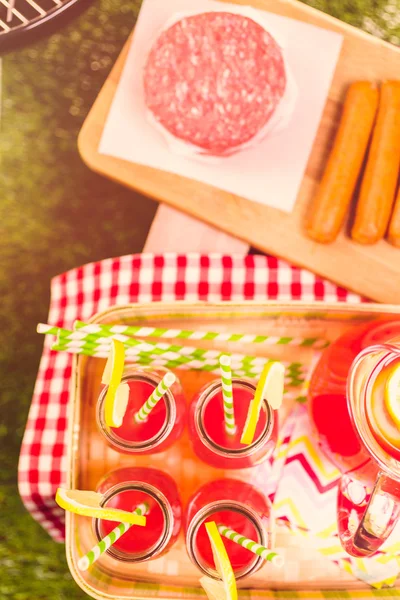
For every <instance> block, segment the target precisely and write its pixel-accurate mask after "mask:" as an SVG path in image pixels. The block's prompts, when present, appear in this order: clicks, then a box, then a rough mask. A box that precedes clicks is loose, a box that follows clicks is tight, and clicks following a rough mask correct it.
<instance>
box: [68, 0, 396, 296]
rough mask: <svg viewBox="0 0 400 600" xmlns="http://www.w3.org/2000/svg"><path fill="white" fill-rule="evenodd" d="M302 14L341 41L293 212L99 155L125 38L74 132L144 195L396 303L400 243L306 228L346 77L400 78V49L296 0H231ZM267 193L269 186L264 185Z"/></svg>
mask: <svg viewBox="0 0 400 600" xmlns="http://www.w3.org/2000/svg"><path fill="white" fill-rule="evenodd" d="M236 2H237V3H238V4H251V5H253V6H254V7H255V8H259V9H264V10H268V11H270V12H273V13H277V14H280V15H284V16H287V17H291V18H294V19H298V20H300V21H306V22H308V23H312V24H314V25H318V26H320V27H324V28H325V29H330V30H332V31H337V32H339V33H342V34H343V35H344V43H343V47H342V52H341V55H340V58H339V62H338V66H337V69H336V73H335V76H334V79H333V82H332V86H331V89H330V92H329V98H328V101H327V103H326V106H325V110H324V114H323V117H322V120H321V123H320V127H319V130H318V134H317V137H316V139H315V142H314V146H313V150H312V153H311V156H310V159H309V161H308V165H307V169H306V173H305V176H304V179H303V182H302V185H301V188H300V191H299V194H298V197H297V201H296V205H295V208H294V210H293V212H292V213H291V214H286V213H283V212H281V211H279V210H277V209H274V208H269V207H266V206H262V205H260V204H256V203H253V202H250V201H249V200H245V199H244V198H241V197H239V196H235V195H233V194H230V193H227V192H224V191H222V190H219V189H217V188H215V187H212V186H209V185H205V184H202V183H199V182H197V181H194V180H191V179H186V178H184V177H180V176H179V175H173V174H171V173H166V172H163V171H159V170H157V169H152V168H150V167H143V166H141V165H137V164H133V163H130V162H127V161H124V160H121V159H117V158H113V157H110V156H106V155H101V154H99V152H98V146H99V142H100V138H101V135H102V131H103V127H104V123H105V121H106V118H107V114H108V111H109V108H110V106H111V103H112V100H113V97H114V93H115V91H116V88H117V85H118V81H119V78H120V75H121V72H122V69H123V66H124V62H125V58H126V55H127V51H128V45H129V41H128V42H127V44H126V46H125V47H124V49H123V50H122V52H121V55H120V56H119V58H118V60H117V62H116V64H115V66H114V68H113V70H112V71H111V73H110V75H109V77H108V79H107V81H106V83H105V84H104V87H103V88H102V90H101V92H100V94H99V96H98V98H97V100H96V102H95V104H94V105H93V107H92V109H91V111H90V113H89V115H88V117H87V119H86V121H85V123H84V125H83V128H82V130H81V133H80V135H79V141H78V144H79V151H80V153H81V156H82V158H83V160H84V161H85V162H86V163H87V165H88V166H89V167H90V168H92V169H93V170H94V171H97V172H98V173H101V174H103V175H105V176H107V177H109V178H111V179H113V180H115V181H118V182H119V183H122V184H124V185H127V186H129V187H131V188H133V189H135V190H137V191H139V192H141V193H143V194H145V195H146V196H150V197H151V198H154V199H156V200H159V201H161V202H166V203H168V204H171V205H172V206H175V207H176V208H178V209H180V210H182V211H185V212H187V213H189V214H191V215H192V216H194V217H197V218H199V219H201V220H204V221H205V222H207V223H209V224H211V225H214V226H216V227H218V228H220V229H223V230H224V231H226V232H227V233H230V234H231V235H233V236H236V237H237V238H240V239H242V240H244V241H246V242H248V243H249V244H251V245H252V246H255V247H257V248H259V249H260V250H263V251H264V252H268V253H271V254H275V255H277V256H279V257H282V258H285V259H287V260H289V261H290V262H292V263H294V264H297V265H301V266H304V267H307V268H308V269H311V270H312V271H314V272H316V273H318V274H320V275H323V276H325V277H327V278H329V279H331V280H333V281H335V282H337V283H338V284H341V285H343V286H345V287H347V288H350V289H352V290H354V291H355V292H358V293H360V294H363V295H365V296H367V297H369V298H372V299H374V300H377V301H380V302H387V303H400V249H395V248H393V247H392V246H390V245H389V244H388V243H387V242H385V241H382V242H379V243H378V244H376V245H374V246H360V245H358V244H356V243H354V242H352V241H351V240H350V239H349V238H348V237H347V235H346V234H345V233H342V234H341V235H340V236H339V238H338V239H337V240H336V242H334V243H333V244H330V245H327V246H325V245H321V244H316V243H315V242H312V241H311V240H309V239H308V238H307V237H306V236H305V235H304V233H303V222H304V216H305V214H306V212H307V209H308V207H309V204H310V201H311V198H312V197H313V195H314V193H315V190H316V187H317V185H318V182H319V180H320V178H321V175H322V171H323V168H324V165H325V162H326V158H327V154H328V151H329V148H330V145H331V142H332V139H333V136H334V134H335V131H336V127H337V124H338V118H339V115H340V109H341V103H342V101H343V97H344V94H345V91H346V89H347V87H348V85H349V84H350V83H351V82H353V81H355V80H360V79H368V80H372V81H377V82H379V81H382V80H384V79H396V78H397V79H400V49H399V48H396V47H394V46H392V45H390V44H387V43H385V42H383V41H381V40H379V39H377V38H375V37H373V36H370V35H368V34H366V33H364V32H362V31H359V30H358V29H355V28H353V27H351V26H349V25H346V24H345V23H342V22H341V21H338V20H337V19H334V18H332V17H330V16H328V15H325V14H324V13H321V12H319V11H317V10H315V9H312V8H310V7H308V6H306V5H304V4H302V3H301V2H297V1H296V0H236ZM265 193H268V190H266V191H265Z"/></svg>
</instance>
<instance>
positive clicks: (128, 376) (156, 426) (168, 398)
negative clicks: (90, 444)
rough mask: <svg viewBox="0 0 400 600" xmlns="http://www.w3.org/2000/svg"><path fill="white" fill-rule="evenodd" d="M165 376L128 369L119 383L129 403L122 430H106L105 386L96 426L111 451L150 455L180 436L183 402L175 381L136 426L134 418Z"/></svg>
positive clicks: (156, 372)
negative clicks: (143, 419) (127, 389)
mask: <svg viewBox="0 0 400 600" xmlns="http://www.w3.org/2000/svg"><path fill="white" fill-rule="evenodd" d="M166 372H167V370H166V369H162V368H158V369H148V368H145V367H143V368H139V367H127V368H126V369H125V371H124V375H123V377H122V382H123V383H124V382H126V383H128V385H129V389H130V393H129V401H128V406H127V409H126V413H125V416H124V419H123V423H122V425H121V427H118V428H116V427H108V426H107V425H106V423H105V420H104V401H105V397H106V393H107V386H104V388H103V389H102V391H101V393H100V396H99V400H98V402H97V409H96V416H97V425H98V428H99V430H100V431H101V433H102V434H103V435H104V436H105V438H106V439H107V442H108V443H109V445H110V446H111V447H113V448H114V449H116V450H118V451H119V452H122V453H127V454H152V453H155V452H162V451H163V450H166V449H167V448H168V447H169V446H171V445H172V444H173V443H174V442H175V441H176V440H177V439H178V438H179V437H180V436H181V435H182V432H183V428H184V425H185V417H186V401H185V398H184V396H183V391H182V387H181V384H180V382H179V380H178V379H176V381H175V383H174V384H173V385H172V386H171V387H170V389H169V390H168V391H167V392H166V393H165V394H164V396H163V397H162V399H161V400H160V401H159V402H158V403H157V404H156V406H155V407H154V408H153V410H152V411H151V413H150V414H149V416H148V417H147V420H146V421H144V422H140V423H136V421H135V419H134V416H135V414H136V413H137V412H138V411H139V409H140V408H141V407H142V406H143V404H144V403H145V402H146V400H147V399H148V398H149V396H150V395H151V394H152V392H154V390H155V388H156V387H157V385H158V384H159V383H160V381H161V380H162V378H163V376H164V375H165V373H166Z"/></svg>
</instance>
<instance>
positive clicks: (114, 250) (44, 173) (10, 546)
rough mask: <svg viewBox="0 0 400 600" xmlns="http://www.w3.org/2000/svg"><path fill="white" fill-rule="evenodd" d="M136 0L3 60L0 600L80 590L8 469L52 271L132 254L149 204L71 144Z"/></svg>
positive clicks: (391, 31)
mask: <svg viewBox="0 0 400 600" xmlns="http://www.w3.org/2000/svg"><path fill="white" fill-rule="evenodd" d="M166 1H167V0H166ZM139 3H140V2H139V1H137V2H135V1H132V0H98V1H97V2H95V3H94V4H93V6H92V7H91V8H90V9H89V10H88V11H87V12H86V13H85V14H84V15H82V16H81V17H80V18H79V19H78V20H76V21H74V22H73V23H72V24H71V25H70V26H68V27H67V28H66V29H64V30H62V31H60V32H59V33H57V34H56V35H53V36H52V37H50V38H48V39H46V40H43V41H40V42H38V43H37V44H35V45H32V46H30V47H28V48H26V49H23V50H20V51H18V52H15V53H12V54H9V55H7V56H6V57H4V59H3V118H2V123H1V131H0V161H1V165H0V168H1V171H0V172H1V178H0V257H1V261H0V298H1V302H0V382H1V384H0V414H1V417H0V464H1V469H0V598H1V600H3V599H8V598H12V599H13V600H28V599H29V600H61V599H64V598H65V599H67V598H68V599H69V600H75V599H79V598H84V597H86V596H85V595H84V594H83V592H81V591H80V590H79V589H78V587H77V586H76V585H75V583H74V582H73V581H72V579H71V577H70V575H69V572H68V568H67V565H66V562H65V558H64V546H62V545H57V544H55V543H54V542H52V541H51V539H50V538H49V537H48V535H47V534H46V533H45V532H44V531H43V530H42V528H41V527H40V526H39V525H38V524H37V523H35V522H34V521H33V519H32V518H31V517H30V515H29V514H28V513H27V512H26V511H25V510H24V508H23V507H22V505H21V502H20V500H19V497H18V494H17V490H16V469H17V460H18V454H19V448H20V443H21V439H22V435H23V432H24V427H25V422H26V418H27V413H28V409H29V405H30V401H31V397H32V391H33V386H34V382H35V378H36V373H37V368H38V363H39V358H40V354H41V347H42V343H43V340H42V338H41V337H40V336H38V335H36V334H35V327H36V323H37V322H39V321H45V320H46V317H47V311H48V301H49V282H50V278H51V277H53V276H54V275H56V274H58V273H61V272H62V271H65V270H67V269H70V268H73V267H75V266H78V265H80V264H84V263H86V262H89V261H92V260H100V259H103V258H106V257H109V256H118V255H121V254H128V253H131V252H140V251H141V249H142V247H143V243H144V240H145V237H146V234H147V231H148V228H149V226H150V223H151V220H152V217H153V215H154V211H155V208H156V206H155V203H153V202H151V201H150V200H144V199H143V198H141V197H140V196H138V195H136V194H134V193H133V192H131V191H129V190H126V189H124V188H122V187H119V186H117V185H116V184H113V183H111V182H109V181H106V180H105V179H103V178H101V177H99V176H97V175H95V174H94V173H92V172H90V171H89V169H87V168H86V167H85V165H84V164H83V163H82V161H81V159H80V157H79V155H78V152H77V149H76V139H77V135H78V132H79V130H80V128H81V125H82V123H83V120H84V118H85V116H86V114H87V111H88V110H89V108H90V106H91V105H92V103H93V101H94V99H95V97H96V96H97V94H98V92H99V90H100V87H101V85H102V83H103V82H104V80H105V78H106V76H107V74H108V72H109V70H110V68H111V66H112V64H113V63H114V61H115V59H116V57H117V56H118V53H119V51H120V49H121V47H122V44H123V42H124V40H125V39H126V38H127V36H128V34H129V32H130V31H131V29H132V26H133V24H134V22H135V17H136V14H137V11H138V5H139ZM310 4H312V5H313V6H315V7H317V8H320V9H322V10H325V11H327V12H329V13H331V14H332V15H334V16H336V17H339V18H343V19H345V20H346V21H348V22H349V23H351V24H353V25H356V26H364V27H366V28H367V29H370V30H371V29H373V30H374V31H375V32H376V33H377V34H379V35H382V36H383V37H386V38H387V39H391V40H392V41H396V40H398V37H399V35H400V31H399V23H398V21H399V18H398V17H399V15H400V7H398V13H397V17H396V18H395V16H393V14H392V17H390V14H389V13H387V12H385V10H384V7H385V6H386V0H385V1H380V0H345V1H344V0H311V1H310ZM393 6H394V5H393ZM388 14H389V17H390V21H388V20H387V18H388V17H387V15H388ZM132 143H135V141H134V140H132Z"/></svg>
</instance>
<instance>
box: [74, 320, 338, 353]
mask: <svg viewBox="0 0 400 600" xmlns="http://www.w3.org/2000/svg"><path fill="white" fill-rule="evenodd" d="M74 329H75V330H79V332H83V331H85V332H88V333H93V334H98V335H99V334H100V335H103V336H113V335H115V334H118V333H120V334H126V335H129V336H137V337H158V338H175V339H185V340H208V341H214V342H240V343H242V344H247V343H248V344H267V345H271V346H275V345H285V346H286V345H288V346H308V347H311V348H325V347H326V346H328V345H329V341H327V340H325V339H322V338H317V337H309V338H304V337H300V336H297V337H290V336H275V335H256V334H253V333H226V332H218V331H197V330H190V329H172V328H171V329H167V328H164V327H142V326H133V325H104V324H102V323H84V322H82V321H75V323H74ZM75 339H79V338H75Z"/></svg>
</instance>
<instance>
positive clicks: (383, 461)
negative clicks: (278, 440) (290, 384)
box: [309, 320, 400, 556]
mask: <svg viewBox="0 0 400 600" xmlns="http://www.w3.org/2000/svg"><path fill="white" fill-rule="evenodd" d="M399 365H400V321H393V320H391V321H389V320H379V321H373V322H369V323H367V324H363V325H359V326H357V327H354V328H352V329H350V330H349V331H348V332H346V333H345V334H344V335H342V336H341V337H340V338H339V339H338V340H336V341H335V342H334V343H333V344H332V345H331V346H330V347H329V348H327V349H326V350H325V352H324V354H323V355H322V357H321V359H320V361H319V363H318V364H317V366H316V369H315V371H314V373H313V376H312V379H311V382H310V388H309V406H310V415H311V419H312V421H313V423H314V427H315V433H316V435H317V438H318V442H319V445H320V447H321V449H322V450H323V451H324V452H325V453H326V454H327V456H328V457H329V458H330V459H331V460H332V462H333V463H334V464H335V465H336V466H337V467H338V469H339V470H340V471H341V472H342V473H343V476H342V478H341V481H340V484H339V492H338V530H339V536H340V539H341V542H342V545H343V547H344V548H345V550H347V552H348V553H349V554H351V555H353V556H370V555H372V554H374V552H376V551H377V550H378V549H379V548H380V546H381V545H382V543H383V542H384V541H385V540H386V539H387V537H388V536H389V535H390V533H391V531H392V530H393V527H394V526H395V524H396V522H397V520H398V518H399V515H400V462H399V461H400V427H399V422H400V421H399V420H400V413H399V411H400V403H399V401H398V398H400V385H399V386H398V385H397V384H396V385H395V386H394V387H393V386H391V387H389V384H390V382H391V381H395V383H396V378H394V379H393V376H394V375H395V372H396V370H397V369H398V368H399ZM389 390H391V391H390V393H389ZM396 413H397V416H396Z"/></svg>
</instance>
